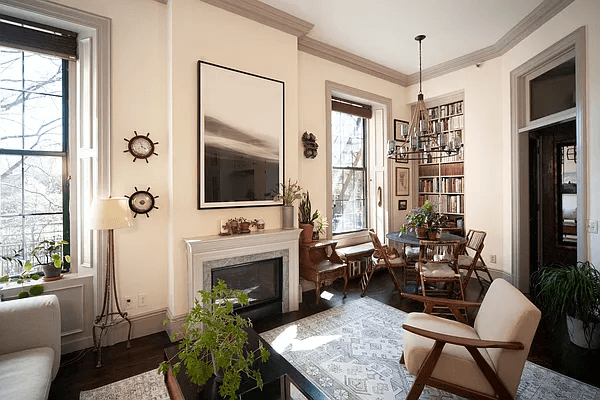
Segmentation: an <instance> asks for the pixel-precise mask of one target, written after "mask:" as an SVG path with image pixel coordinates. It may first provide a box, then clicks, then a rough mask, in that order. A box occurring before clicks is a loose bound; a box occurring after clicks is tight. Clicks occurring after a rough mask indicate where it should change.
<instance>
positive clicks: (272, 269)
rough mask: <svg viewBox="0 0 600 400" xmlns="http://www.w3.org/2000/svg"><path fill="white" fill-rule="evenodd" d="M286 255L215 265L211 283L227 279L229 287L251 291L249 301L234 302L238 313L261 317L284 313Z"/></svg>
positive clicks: (255, 318)
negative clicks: (282, 300)
mask: <svg viewBox="0 0 600 400" xmlns="http://www.w3.org/2000/svg"><path fill="white" fill-rule="evenodd" d="M282 266H283V257H277V258H271V259H266V260H259V261H253V262H249V263H245V264H240V265H231V266H227V267H221V268H214V269H212V270H211V274H212V279H211V284H212V286H215V285H216V284H217V283H218V281H219V280H221V279H222V280H224V281H225V283H226V284H227V287H228V288H229V289H237V290H241V291H243V292H245V293H246V294H248V301H249V303H248V304H247V305H245V306H240V305H239V304H238V305H237V306H235V308H234V311H235V312H236V314H238V315H240V316H242V317H244V318H250V319H251V320H258V319H261V318H265V317H268V316H270V315H276V314H281V292H282V290H281V286H282V275H283V274H282Z"/></svg>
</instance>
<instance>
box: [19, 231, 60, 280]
mask: <svg viewBox="0 0 600 400" xmlns="http://www.w3.org/2000/svg"><path fill="white" fill-rule="evenodd" d="M65 244H69V242H67V241H66V240H58V241H57V240H42V241H41V242H39V243H38V244H37V245H36V246H35V247H34V249H33V250H32V251H31V255H32V256H33V258H34V259H35V261H36V262H37V264H36V265H39V266H41V267H42V271H44V280H48V279H52V278H58V277H60V271H61V270H62V266H63V264H64V261H66V262H71V257H70V256H68V255H66V256H64V257H63V256H62V248H63V246H64V245H65ZM28 264H29V265H31V261H30V260H27V261H26V262H25V267H27V266H28Z"/></svg>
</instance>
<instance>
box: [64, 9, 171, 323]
mask: <svg viewBox="0 0 600 400" xmlns="http://www.w3.org/2000/svg"><path fill="white" fill-rule="evenodd" d="M59 3H60V4H64V5H67V6H70V7H74V8H77V9H80V10H83V11H87V12H90V13H94V14H97V15H102V16H104V17H108V18H110V19H111V29H112V42H111V45H112V53H111V56H112V66H111V74H112V85H111V100H112V108H111V110H110V115H111V132H110V138H111V151H110V157H111V166H110V169H111V176H112V184H111V194H112V196H124V195H130V194H131V193H133V192H134V191H135V189H134V187H135V186H137V188H138V189H140V190H146V189H147V188H148V187H150V192H151V193H153V194H154V195H158V196H159V198H158V199H157V200H156V206H157V207H158V210H153V211H152V212H151V213H150V214H149V215H150V217H149V218H146V216H145V215H139V216H138V217H137V218H135V220H134V225H133V227H131V228H128V229H120V230H116V231H115V253H116V256H115V257H116V258H115V264H116V269H117V278H118V287H119V292H120V294H121V297H123V296H131V297H132V299H133V300H134V305H135V307H134V308H133V309H131V310H128V312H129V314H130V315H136V314H141V313H146V312H149V311H152V310H156V309H161V308H165V307H166V305H167V303H166V301H167V282H166V266H167V263H168V258H167V249H168V247H167V234H166V233H167V229H166V227H167V223H168V212H167V210H168V205H169V201H170V200H169V194H168V190H169V186H168V180H167V169H168V165H169V164H168V163H169V147H168V139H169V131H168V125H167V79H168V77H167V62H166V50H167V7H166V6H165V5H164V4H160V3H158V2H156V1H148V0H128V1H122V0H102V1H86V0H62V1H59ZM134 130H135V131H137V132H138V134H146V133H148V132H149V133H150V138H151V139H152V140H153V141H155V142H159V144H158V145H156V152H157V153H158V156H152V157H151V158H150V159H149V163H145V162H143V161H140V160H138V161H136V162H135V163H134V162H132V160H133V157H132V156H131V155H130V154H129V153H124V152H123V151H124V150H126V149H127V142H125V140H124V138H128V139H129V138H130V137H132V136H133V135H134V133H133V131H134ZM101 251H104V249H101ZM139 293H147V294H148V296H147V300H148V305H147V306H146V307H143V308H137V295H138V294H139Z"/></svg>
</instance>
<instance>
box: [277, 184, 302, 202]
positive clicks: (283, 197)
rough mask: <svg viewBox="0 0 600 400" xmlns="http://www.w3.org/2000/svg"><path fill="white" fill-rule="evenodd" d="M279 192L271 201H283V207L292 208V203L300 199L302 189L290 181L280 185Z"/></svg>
mask: <svg viewBox="0 0 600 400" xmlns="http://www.w3.org/2000/svg"><path fill="white" fill-rule="evenodd" d="M279 185H280V186H281V188H280V189H281V191H280V192H279V193H278V194H276V195H275V197H274V198H273V200H275V201H283V205H284V206H292V205H294V201H296V200H298V199H301V198H302V188H301V187H300V185H299V184H298V181H296V182H293V183H292V180H291V179H289V180H288V184H287V185H286V184H285V183H280V184H279Z"/></svg>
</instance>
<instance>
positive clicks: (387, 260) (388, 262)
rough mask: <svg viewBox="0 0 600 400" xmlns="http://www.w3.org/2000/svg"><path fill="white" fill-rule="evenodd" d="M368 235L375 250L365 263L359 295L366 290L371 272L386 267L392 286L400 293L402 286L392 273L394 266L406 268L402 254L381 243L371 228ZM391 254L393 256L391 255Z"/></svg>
mask: <svg viewBox="0 0 600 400" xmlns="http://www.w3.org/2000/svg"><path fill="white" fill-rule="evenodd" d="M369 236H370V237H371V242H372V243H373V248H374V249H375V251H374V252H373V255H372V256H371V262H369V263H367V268H366V269H365V272H364V274H363V277H362V279H361V281H360V284H361V289H362V291H361V294H360V295H361V296H364V295H365V292H366V291H367V286H369V282H370V281H371V278H372V277H373V273H374V272H375V271H376V270H378V269H380V268H386V269H387V271H388V273H389V274H390V276H391V277H392V282H394V286H396V289H398V293H399V294H400V295H402V287H401V286H400V283H399V282H398V279H397V278H396V274H394V268H406V261H405V258H404V256H403V255H401V254H399V253H398V252H397V251H395V252H394V251H393V250H392V248H390V247H388V246H385V245H382V244H381V241H380V240H379V237H378V236H377V233H375V231H374V230H373V229H371V230H370V231H369ZM391 254H393V255H394V256H393V258H392V256H391Z"/></svg>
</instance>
